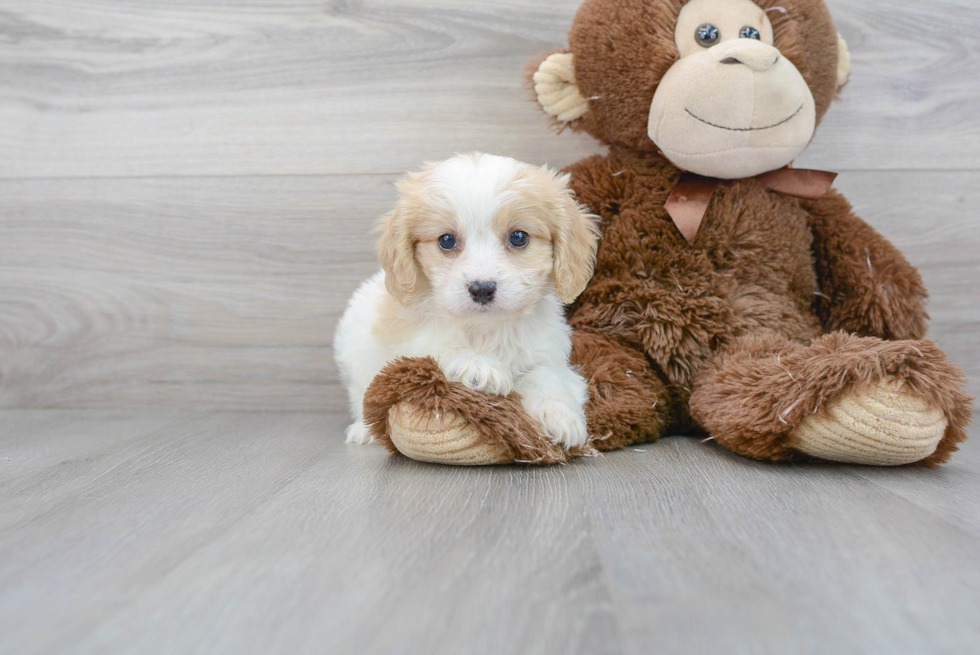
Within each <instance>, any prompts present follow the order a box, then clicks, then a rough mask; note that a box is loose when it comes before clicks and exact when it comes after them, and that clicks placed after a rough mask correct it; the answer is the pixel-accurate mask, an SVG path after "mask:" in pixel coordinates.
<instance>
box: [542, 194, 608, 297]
mask: <svg viewBox="0 0 980 655" xmlns="http://www.w3.org/2000/svg"><path fill="white" fill-rule="evenodd" d="M570 179H571V176H569V175H558V176H556V177H555V181H556V182H557V183H558V184H559V185H560V186H561V194H562V202H561V207H562V212H563V213H564V214H565V215H564V216H562V217H561V218H562V220H561V221H559V222H558V225H557V226H556V230H555V234H554V235H553V236H552V240H551V241H552V248H553V249H554V259H555V269H554V270H555V273H554V274H555V289H556V290H557V292H558V299H559V300H561V301H562V302H563V303H565V304H566V305H567V304H570V303H572V302H574V301H575V299H576V298H578V297H579V296H580V295H581V294H582V292H583V291H585V287H586V285H588V283H589V280H591V279H592V271H593V269H594V268H595V258H596V250H597V249H598V247H599V219H598V217H597V216H595V215H593V214H592V213H590V212H589V211H588V209H586V208H585V207H582V206H580V205H579V204H578V202H576V201H575V196H574V195H572V191H571V189H569V188H568V182H569V180H570Z"/></svg>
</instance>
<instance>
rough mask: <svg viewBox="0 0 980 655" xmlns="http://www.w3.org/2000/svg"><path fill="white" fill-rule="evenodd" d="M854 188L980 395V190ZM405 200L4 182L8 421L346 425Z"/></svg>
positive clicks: (0, 361) (893, 181)
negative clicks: (377, 246)
mask: <svg viewBox="0 0 980 655" xmlns="http://www.w3.org/2000/svg"><path fill="white" fill-rule="evenodd" d="M839 186H840V188H841V189H842V190H843V191H844V192H845V193H846V194H847V195H848V196H849V197H850V198H851V200H852V201H853V202H854V204H855V206H856V208H857V210H858V212H859V213H861V214H862V215H864V216H865V217H866V218H867V220H869V221H870V222H871V223H872V224H874V225H875V226H876V227H878V228H879V229H880V230H881V231H882V232H883V233H884V234H886V235H887V236H888V237H890V238H891V239H893V240H894V241H895V243H896V244H897V245H898V246H899V247H901V248H902V249H903V250H904V251H905V253H906V254H907V256H908V257H909V259H910V260H911V261H912V262H913V263H915V264H916V265H918V266H919V267H920V268H921V269H922V272H923V274H924V276H925V278H926V283H927V285H928V287H929V289H930V291H931V293H932V301H931V305H930V309H931V312H932V315H933V323H932V324H933V328H932V335H933V336H934V337H935V338H937V340H938V341H939V343H940V344H941V345H942V346H944V347H945V348H946V349H947V350H948V351H949V352H950V354H951V355H952V356H953V357H954V359H956V360H957V361H958V362H959V363H960V364H961V365H962V366H963V367H964V368H965V369H966V370H967V372H968V373H969V374H970V376H971V378H972V379H973V380H975V381H976V380H980V353H978V344H977V337H976V335H977V334H978V332H980V307H978V304H977V302H976V299H977V295H976V290H975V280H977V279H980V256H978V254H977V253H978V252H980V223H977V221H976V220H975V217H974V210H973V208H974V207H977V206H980V173H973V172H963V173H953V172H941V173H920V172H884V173H878V172H864V173H850V174H846V175H844V176H842V177H841V178H840V182H839ZM394 198H395V190H394V187H393V178H390V177H387V176H325V177H314V176H302V177H287V178H208V179H199V178H188V179H184V178H176V179H173V178H168V179H125V180H99V179H83V180H58V181H51V180H33V181H32V180H5V181H3V180H0V217H2V219H0V407H126V406H158V405H169V406H190V407H198V408H207V407H224V408H241V409H261V408H267V409H284V410H296V409H299V410H302V409H307V410H330V411H335V410H336V411H341V410H343V409H344V403H345V397H344V394H343V393H342V391H341V389H340V388H339V386H338V383H337V375H336V370H335V368H334V363H333V354H332V351H331V340H332V335H333V327H334V324H335V322H336V320H337V319H338V318H339V316H340V313H341V312H342V310H343V308H344V306H345V303H346V302H347V299H348V298H349V297H350V294H351V292H353V290H354V289H355V287H356V286H357V284H359V282H360V281H361V280H363V279H364V278H366V277H368V276H369V275H370V274H371V273H372V272H373V271H375V270H376V268H377V263H376V260H375V256H374V252H373V237H372V236H371V235H370V227H371V226H372V225H373V224H374V222H375V221H376V220H377V218H378V217H379V216H380V215H381V214H382V213H384V212H385V211H387V210H388V209H389V208H390V206H391V204H392V203H393V201H394ZM972 389H973V390H974V392H976V390H977V389H978V387H976V386H973V387H972Z"/></svg>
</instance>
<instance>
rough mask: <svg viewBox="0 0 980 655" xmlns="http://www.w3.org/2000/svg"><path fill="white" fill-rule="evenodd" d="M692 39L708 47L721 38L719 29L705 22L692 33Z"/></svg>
mask: <svg viewBox="0 0 980 655" xmlns="http://www.w3.org/2000/svg"><path fill="white" fill-rule="evenodd" d="M694 40H695V41H697V42H698V44H699V45H701V46H704V47H705V48H710V47H711V46H713V45H714V44H716V43H718V42H719V41H720V40H721V30H719V29H718V28H717V27H715V26H714V25H712V24H711V23H705V24H704V25H702V26H701V27H699V28H698V29H697V31H696V32H695V33H694Z"/></svg>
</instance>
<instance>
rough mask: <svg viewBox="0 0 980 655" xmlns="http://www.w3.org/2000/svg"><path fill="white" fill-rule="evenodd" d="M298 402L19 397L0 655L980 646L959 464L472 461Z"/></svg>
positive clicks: (685, 455)
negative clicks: (51, 402) (216, 406)
mask: <svg viewBox="0 0 980 655" xmlns="http://www.w3.org/2000/svg"><path fill="white" fill-rule="evenodd" d="M343 422H344V419H343V417H341V416H339V415H336V414H305V413H254V412H252V413H244V412H243V413H218V414H214V413H193V412H174V411H167V412H160V411H156V412H154V411H148V410H142V411H140V412H137V413H133V412H107V411H87V412H79V411H56V410H41V411H28V410H8V411H5V412H0V634H3V639H2V640H0V653H4V654H6V653H10V654H14V653H16V654H17V655H25V654H30V653H50V652H59V653H96V652H154V653H186V652H202V653H203V652H206V653H235V654H249V653H323V652H336V653H365V654H370V653H391V652H399V653H405V654H406V655H414V654H426V655H428V654H442V653H447V654H448V653H464V652H465V653H474V654H477V655H479V654H482V653H488V654H490V653H493V654H496V653H540V654H550V653H590V654H591V653H610V654H613V653H624V654H625V653H631V654H637V655H639V654H641V653H652V652H655V653H664V654H665V655H670V654H673V653H678V654H681V653H683V654H684V655H692V654H693V655H697V654H700V653H718V652H725V653H815V654H822V653H865V652H889V653H896V654H904V653H934V654H937V655H944V654H946V653H949V654H954V653H956V654H958V653H964V652H971V651H972V649H973V646H975V644H976V643H977V641H978V640H980V623H978V621H977V617H978V616H980V594H978V593H977V590H978V589H980V564H978V561H977V558H976V553H977V549H978V548H980V503H978V501H977V499H978V497H980V496H978V492H980V474H978V471H980V468H978V462H980V442H978V441H972V442H968V443H967V444H966V447H965V449H964V452H963V453H961V456H960V457H958V458H957V459H954V461H953V463H952V464H950V465H949V466H947V467H945V468H943V469H939V470H921V469H898V470H880V469H879V470H874V469H862V468H859V467H845V466H817V467H790V466H773V465H768V464H759V463H755V462H751V461H748V460H744V459H740V458H738V457H736V456H734V455H732V454H730V453H727V452H725V451H723V450H722V449H720V448H718V447H716V446H714V445H713V444H705V443H700V442H699V441H698V440H695V439H685V438H673V439H664V440H662V441H661V442H659V443H657V444H653V445H649V446H644V447H641V448H632V449H626V450H624V451H620V452H617V453H614V454H609V455H607V456H605V457H600V458H594V459H586V460H580V461H577V462H575V463H573V464H572V465H570V466H567V467H555V468H550V469H540V470H539V469H533V470H531V469H521V468H515V467H503V468H488V469H460V468H450V467H439V466H431V465H425V464H420V463H416V462H412V461H410V460H406V459H404V458H400V457H391V456H389V455H387V453H385V452H383V451H382V449H381V448H379V447H377V446H366V447H358V446H346V445H344V444H343V443H342V436H341V435H342V429H343Z"/></svg>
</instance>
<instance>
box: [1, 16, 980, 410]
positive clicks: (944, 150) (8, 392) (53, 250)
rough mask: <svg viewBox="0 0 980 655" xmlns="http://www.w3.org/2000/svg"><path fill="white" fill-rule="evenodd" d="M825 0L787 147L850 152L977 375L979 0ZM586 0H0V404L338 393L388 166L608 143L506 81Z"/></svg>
mask: <svg viewBox="0 0 980 655" xmlns="http://www.w3.org/2000/svg"><path fill="white" fill-rule="evenodd" d="M830 4H831V5H832V9H833V11H834V15H835V18H836V20H837V24H838V28H839V29H840V31H841V32H842V33H843V34H844V36H845V37H846V38H847V40H848V41H849V43H850V46H851V50H852V54H853V66H854V72H853V75H852V79H851V83H850V85H849V86H848V88H847V89H846V91H845V93H844V95H843V98H842V100H841V101H840V102H839V103H838V104H837V105H836V106H835V107H834V108H833V109H832V110H831V113H830V115H829V116H828V118H827V120H826V121H825V123H824V125H823V126H822V128H821V130H820V132H819V133H818V136H817V139H816V141H815V142H814V144H813V145H812V146H811V148H810V150H809V151H808V152H807V153H806V154H805V156H804V157H803V159H801V160H800V161H799V165H800V166H811V167H822V168H828V169H831V170H837V171H840V172H842V177H841V178H840V182H839V185H838V186H839V187H840V188H841V189H842V190H843V191H844V192H845V193H846V194H847V195H848V196H849V197H850V198H851V200H852V201H853V203H854V204H855V206H856V207H857V209H858V211H859V212H860V213H861V214H862V215H863V216H864V217H865V218H866V219H867V220H869V222H871V223H872V224H873V225H875V226H876V227H877V228H878V229H879V230H881V231H882V232H884V233H885V234H886V235H888V236H889V237H890V238H892V240H893V241H894V242H895V243H896V244H898V245H899V246H900V247H901V248H903V249H904V251H905V252H906V253H907V255H908V257H909V258H910V259H911V260H912V262H913V263H915V264H917V265H918V266H919V267H920V268H921V270H922V272H923V273H924V275H925V278H926V280H927V283H928V284H929V287H930V290H931V292H932V304H931V310H932V315H933V329H932V336H933V337H934V338H936V339H937V340H938V341H939V342H940V343H941V344H942V345H943V346H944V347H945V348H946V349H947V350H948V351H949V352H950V353H951V354H952V355H953V356H954V357H955V358H956V359H957V360H958V361H959V362H960V363H961V365H962V366H963V367H964V368H965V369H966V370H967V372H968V374H970V375H971V376H972V377H973V378H974V379H980V356H978V350H980V349H978V334H980V329H978V328H980V306H978V295H980V294H978V292H977V282H978V280H980V215H978V212H980V210H978V207H980V161H978V156H980V110H978V109H977V108H978V107H980V74H978V72H977V71H978V70H980V10H978V7H977V4H976V0H934V1H930V2H928V3H922V2H915V1H913V0H861V1H860V2H854V1H853V0H830ZM577 5H578V0H531V1H522V2H505V1H501V0H490V1H486V0H479V1H478V0H460V1H453V2H450V1H449V0H426V1H424V2H410V1H406V0H375V1H367V2H362V1H360V0H327V1H323V0H320V1H307V0H277V1H275V2H273V1H271V0H265V1H260V0H242V1H240V2H234V3H229V2H224V1H222V0H193V1H190V0H172V1H169V2H166V3H160V2H151V1H150V0H62V1H60V2H54V1H50V0H0V407H134V406H190V407H201V408H205V407H206V408H213V407H219V408H243V409H250V408H255V409H258V408H271V409H284V410H296V409H325V410H333V409H338V408H340V407H342V406H343V403H344V397H343V394H341V393H340V390H339V388H338V383H337V380H336V371H335V368H334V365H333V356H332V352H331V348H330V342H331V336H332V331H333V326H334V323H335V321H336V319H337V318H338V316H339V314H340V312H341V310H342V308H343V306H344V303H345V301H346V299H347V297H348V295H349V294H350V292H351V291H352V290H353V288H354V287H355V285H356V284H357V283H358V281H359V280H360V279H362V278H364V277H366V276H367V275H369V274H370V273H371V272H372V271H373V270H374V269H375V267H376V264H375V261H374V256H373V252H372V240H371V238H370V236H369V235H368V228H369V227H370V226H371V225H372V224H373V222H374V221H375V220H376V218H377V217H378V216H379V215H380V214H382V213H383V212H384V211H386V210H387V208H388V207H389V206H390V204H391V202H392V201H393V199H394V190H393V187H392V182H393V181H394V179H396V178H397V177H398V176H399V175H400V174H402V173H403V172H404V171H405V170H407V169H411V168H414V167H417V166H418V165H419V164H420V163H421V162H423V161H426V160H433V159H440V158H444V157H447V156H449V155H451V154H452V153H454V152H456V151H460V150H485V151H489V152H494V153H499V154H507V155H511V156H515V157H518V158H522V159H526V160H528V161H533V162H539V163H543V162H548V163H551V164H553V165H557V166H561V165H565V164H568V163H571V162H573V161H575V160H577V159H579V158H581V157H583V156H586V155H589V154H592V153H595V152H599V151H600V148H599V147H598V145H597V144H596V143H595V142H593V141H592V140H591V139H590V138H588V137H585V136H574V135H570V134H564V135H561V136H557V135H555V134H553V133H552V132H551V131H550V130H549V129H548V125H547V122H546V121H545V119H544V118H543V116H542V115H540V114H539V112H538V110H537V109H536V107H535V106H534V105H533V104H532V103H531V102H529V101H528V95H527V92H526V91H525V90H524V89H523V88H522V82H521V78H522V72H523V71H522V65H523V64H524V62H525V61H526V60H528V59H529V58H531V57H533V56H535V55H537V54H539V53H541V52H545V51H548V50H551V49H553V48H556V47H560V46H562V45H563V44H564V43H565V33H566V31H567V29H568V27H569V25H570V23H571V19H572V16H573V14H574V12H575V9H576V7H577ZM972 388H973V389H974V391H975V390H976V389H977V386H975V385H974V386H973V387H972Z"/></svg>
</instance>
